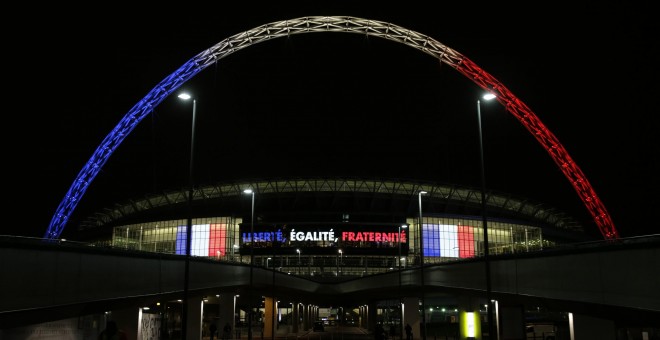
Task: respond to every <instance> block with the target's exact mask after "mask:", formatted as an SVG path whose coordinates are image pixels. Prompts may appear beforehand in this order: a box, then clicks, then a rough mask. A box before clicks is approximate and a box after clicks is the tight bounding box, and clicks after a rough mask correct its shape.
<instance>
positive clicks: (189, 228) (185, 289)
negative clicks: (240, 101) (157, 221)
mask: <svg viewBox="0 0 660 340" xmlns="http://www.w3.org/2000/svg"><path fill="white" fill-rule="evenodd" d="M178 97H179V98H180V99H182V100H189V99H192V101H193V107H192V125H191V133H190V162H189V163H188V166H189V168H188V221H187V223H186V263H185V273H184V281H183V310H182V311H181V326H182V328H183V339H184V340H185V339H186V336H187V332H188V290H189V281H190V279H189V276H190V254H191V250H190V248H191V247H192V210H193V209H192V201H193V185H194V181H193V173H194V171H193V165H194V159H195V158H194V156H195V116H196V115H197V113H196V111H197V100H196V99H194V98H192V96H191V95H190V94H188V93H181V94H179V95H178Z"/></svg>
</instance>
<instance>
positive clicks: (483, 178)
mask: <svg viewBox="0 0 660 340" xmlns="http://www.w3.org/2000/svg"><path fill="white" fill-rule="evenodd" d="M493 98H495V95H494V94H492V93H488V94H486V95H484V96H483V99H484V100H491V99H493ZM477 123H478V124H479V157H480V159H481V218H482V223H483V230H484V266H485V267H486V309H487V313H488V337H489V338H490V339H495V340H497V338H498V335H499V334H495V333H496V332H494V329H495V328H494V327H493V326H494V325H493V308H492V307H493V303H492V301H491V286H490V261H489V257H488V247H489V246H488V219H487V218H486V170H485V165H484V141H483V133H482V132H481V102H480V101H479V100H478V99H477Z"/></svg>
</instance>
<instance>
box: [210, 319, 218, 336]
mask: <svg viewBox="0 0 660 340" xmlns="http://www.w3.org/2000/svg"><path fill="white" fill-rule="evenodd" d="M209 331H210V332H211V338H210V340H213V337H215V332H217V331H218V326H216V325H215V322H211V326H209Z"/></svg>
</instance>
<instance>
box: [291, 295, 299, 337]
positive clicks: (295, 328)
mask: <svg viewBox="0 0 660 340" xmlns="http://www.w3.org/2000/svg"><path fill="white" fill-rule="evenodd" d="M291 313H292V315H291V327H292V329H291V332H293V333H298V328H299V327H298V319H299V317H298V315H299V314H298V313H299V312H298V302H294V303H293V308H292V309H291Z"/></svg>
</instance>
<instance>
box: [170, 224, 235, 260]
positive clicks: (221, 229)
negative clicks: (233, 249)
mask: <svg viewBox="0 0 660 340" xmlns="http://www.w3.org/2000/svg"><path fill="white" fill-rule="evenodd" d="M187 229H188V228H187V227H186V226H185V225H184V226H178V227H177V231H176V253H177V254H178V255H186V250H187V247H186V241H187V232H186V231H187ZM226 240H227V225H226V224H224V223H222V224H220V223H218V224H194V225H193V226H192V239H191V247H190V255H192V256H209V257H217V256H224V255H226V254H227V253H226V247H225V245H226V244H227V243H226Z"/></svg>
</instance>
